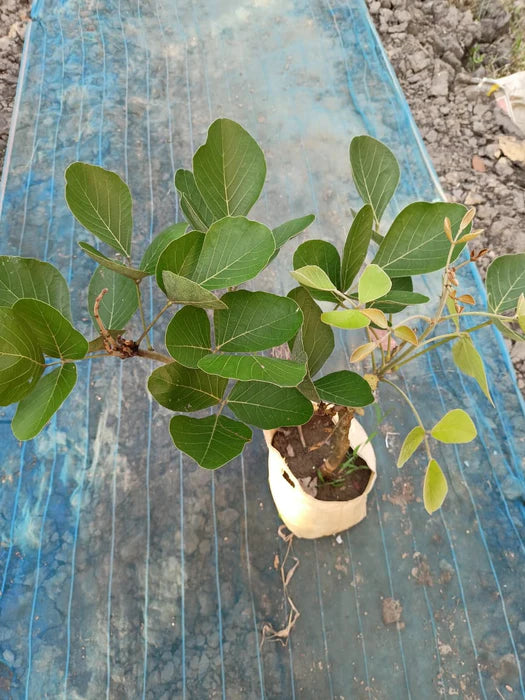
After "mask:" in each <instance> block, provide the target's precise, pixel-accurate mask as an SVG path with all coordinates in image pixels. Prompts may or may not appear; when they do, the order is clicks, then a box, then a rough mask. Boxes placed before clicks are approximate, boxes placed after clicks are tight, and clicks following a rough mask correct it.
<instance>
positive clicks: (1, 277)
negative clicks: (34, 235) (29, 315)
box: [0, 255, 71, 320]
mask: <svg viewBox="0 0 525 700" xmlns="http://www.w3.org/2000/svg"><path fill="white" fill-rule="evenodd" d="M18 299H40V300H41V301H45V302H46V304H50V305H51V306H54V307H55V309H58V310H59V311H60V313H61V314H62V315H64V316H65V317H66V318H68V319H70V320H71V303H70V298H69V289H68V286H67V282H66V280H65V279H64V278H63V277H62V275H61V274H60V272H59V271H58V270H57V269H56V267H54V266H53V265H51V264H50V263H47V262H42V261H41V260H35V259H33V258H18V257H14V256H10V255H2V256H0V306H13V304H14V303H15V302H16V301H17V300H18Z"/></svg>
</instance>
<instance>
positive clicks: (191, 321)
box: [166, 306, 211, 368]
mask: <svg viewBox="0 0 525 700" xmlns="http://www.w3.org/2000/svg"><path fill="white" fill-rule="evenodd" d="M166 349H167V350H168V352H169V354H170V355H171V356H172V357H173V358H174V359H175V360H177V362H179V363H180V364H181V365H184V366H185V367H194V368H196V367H197V364H198V362H199V360H200V359H201V358H202V357H205V356H206V355H208V354H209V353H210V352H211V330H210V321H209V319H208V314H207V313H206V311H204V309H198V308H196V307H194V306H185V307H184V308H182V309H181V310H180V311H178V312H177V313H176V314H175V316H174V317H173V318H172V319H171V321H170V322H169V323H168V327H167V328H166Z"/></svg>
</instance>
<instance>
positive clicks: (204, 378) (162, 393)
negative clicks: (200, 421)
mask: <svg viewBox="0 0 525 700" xmlns="http://www.w3.org/2000/svg"><path fill="white" fill-rule="evenodd" d="M227 384H228V380H227V379H223V378H222V377H217V376H215V375H210V374H206V372H203V371H202V370H200V369H191V368H190V367H183V366H182V365H179V364H178V362H171V363H170V364H168V365H163V366H162V367H158V368H157V369H156V370H154V371H153V372H152V374H150V377H149V379H148V389H149V391H150V393H151V395H152V396H153V398H154V399H155V400H156V401H158V402H159V403H160V405H161V406H165V407H166V408H169V409H170V411H185V412H190V411H200V410H201V409H202V408H208V407H209V406H214V405H215V404H217V403H219V401H220V400H221V398H222V395H223V394H224V390H225V389H226V385H227Z"/></svg>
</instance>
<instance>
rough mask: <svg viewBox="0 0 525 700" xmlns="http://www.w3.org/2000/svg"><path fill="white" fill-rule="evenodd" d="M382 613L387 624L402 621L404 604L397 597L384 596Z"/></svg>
mask: <svg viewBox="0 0 525 700" xmlns="http://www.w3.org/2000/svg"><path fill="white" fill-rule="evenodd" d="M381 606H382V609H381V614H382V616H383V623H384V624H385V625H393V624H394V622H400V621H401V614H402V612H403V606H402V605H401V603H400V602H399V600H396V599H395V598H383V600H382V601H381Z"/></svg>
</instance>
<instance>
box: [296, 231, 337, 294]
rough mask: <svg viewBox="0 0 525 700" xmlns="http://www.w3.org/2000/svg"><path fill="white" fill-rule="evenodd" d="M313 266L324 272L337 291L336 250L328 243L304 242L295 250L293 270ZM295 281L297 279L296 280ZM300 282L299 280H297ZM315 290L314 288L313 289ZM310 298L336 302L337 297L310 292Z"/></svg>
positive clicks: (324, 292) (320, 292)
mask: <svg viewBox="0 0 525 700" xmlns="http://www.w3.org/2000/svg"><path fill="white" fill-rule="evenodd" d="M311 265H315V266H316V267H318V268H320V269H321V270H323V272H325V273H326V274H327V276H328V278H329V279H330V281H331V282H332V283H333V285H334V286H335V287H336V288H337V289H339V288H340V286H341V260H340V258H339V253H338V252H337V248H336V247H335V246H333V245H332V244H331V243H329V242H328V241H318V240H313V241H305V242H304V243H301V245H300V246H299V247H298V248H297V250H296V251H295V253H294V256H293V267H294V270H300V269H301V268H303V269H304V268H305V267H307V266H311ZM296 279H297V278H296ZM299 281H301V280H299ZM314 289H315V288H314ZM312 296H313V297H314V298H316V299H321V300H324V301H336V302H337V297H334V295H333V294H332V293H331V292H326V291H312Z"/></svg>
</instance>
